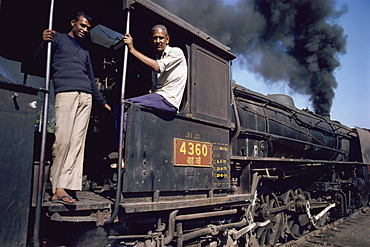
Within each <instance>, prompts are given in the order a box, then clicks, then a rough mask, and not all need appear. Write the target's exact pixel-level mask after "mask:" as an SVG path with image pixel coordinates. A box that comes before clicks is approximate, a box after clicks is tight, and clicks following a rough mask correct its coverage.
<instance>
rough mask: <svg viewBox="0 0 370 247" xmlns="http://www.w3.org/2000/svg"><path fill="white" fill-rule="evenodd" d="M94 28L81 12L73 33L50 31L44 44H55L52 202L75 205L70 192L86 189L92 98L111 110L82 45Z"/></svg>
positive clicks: (76, 18) (51, 174)
mask: <svg viewBox="0 0 370 247" xmlns="http://www.w3.org/2000/svg"><path fill="white" fill-rule="evenodd" d="M90 28H91V18H90V17H89V16H88V15H86V14H85V13H83V12H78V13H77V14H76V16H75V18H74V19H72V20H71V31H70V32H69V33H58V32H56V31H54V30H49V29H46V30H44V32H43V35H42V36H43V41H44V42H43V43H41V44H40V47H39V49H38V51H37V52H36V54H40V51H41V50H42V49H44V43H47V42H53V59H52V68H53V75H52V80H53V85H54V91H55V93H56V96H55V142H54V145H53V165H52V167H51V169H50V181H51V184H52V191H53V196H52V201H57V202H61V203H64V204H75V203H76V199H75V198H73V197H71V196H70V194H69V193H68V192H67V191H68V190H71V191H76V190H81V188H82V170H83V161H84V150H85V140H86V134H87V128H88V124H89V119H90V113H91V107H92V97H94V99H95V100H97V102H98V103H99V104H100V105H102V106H103V107H104V108H106V109H107V110H109V111H110V110H111V108H110V106H109V105H108V104H107V103H106V101H105V99H104V98H103V96H102V95H101V94H100V92H99V90H98V88H97V86H96V84H95V81H94V75H93V70H92V66H91V61H90V54H89V52H88V51H87V50H86V49H85V48H84V47H83V46H82V45H81V40H82V39H83V38H85V37H86V36H87V35H88V33H89V30H90Z"/></svg>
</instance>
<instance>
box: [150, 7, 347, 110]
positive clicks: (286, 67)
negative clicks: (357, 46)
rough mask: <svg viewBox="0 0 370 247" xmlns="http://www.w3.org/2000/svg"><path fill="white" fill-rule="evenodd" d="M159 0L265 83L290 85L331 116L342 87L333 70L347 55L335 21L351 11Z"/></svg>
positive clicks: (344, 40)
mask: <svg viewBox="0 0 370 247" xmlns="http://www.w3.org/2000/svg"><path fill="white" fill-rule="evenodd" d="M227 1H228V0H225V1H221V0H155V2H156V3H158V4H160V5H162V6H163V7H164V8H166V9H168V10H169V11H171V12H173V13H174V14H176V15H178V16H179V17H181V18H182V19H184V20H186V21H187V22H189V23H191V24H193V25H194V26H196V27H199V28H200V29H201V30H203V31H204V32H206V33H208V34H209V35H211V36H213V37H214V38H216V39H218V40H219V41H221V42H222V43H224V44H225V45H227V46H229V47H230V48H231V51H232V52H233V53H235V54H236V55H238V57H239V58H238V61H239V62H240V63H241V65H242V67H243V68H244V69H246V70H248V71H250V72H252V73H255V74H258V75H260V76H262V77H263V78H264V81H265V82H266V83H274V82H281V81H285V82H287V83H288V86H289V87H290V88H291V89H292V90H294V91H295V92H297V93H300V94H305V95H309V97H310V101H311V103H312V106H313V108H314V109H313V110H314V111H315V113H317V114H329V113H330V108H331V105H332V101H333V98H334V89H335V88H336V87H337V85H338V83H337V81H336V79H335V76H334V70H335V69H336V68H337V67H339V66H340V63H339V58H338V57H339V55H342V54H345V53H346V39H347V37H346V36H345V35H344V33H343V28H342V27H340V26H339V25H337V24H335V21H336V20H337V19H338V18H339V17H340V16H341V15H342V14H344V13H345V12H346V11H347V9H346V6H343V7H342V9H341V10H336V9H335V1H333V0H234V1H233V2H234V4H230V3H227Z"/></svg>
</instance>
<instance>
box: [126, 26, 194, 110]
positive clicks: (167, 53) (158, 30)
mask: <svg viewBox="0 0 370 247" xmlns="http://www.w3.org/2000/svg"><path fill="white" fill-rule="evenodd" d="M122 39H123V42H124V43H125V44H126V45H127V46H128V49H129V51H130V53H131V54H132V55H133V56H135V57H136V58H137V59H139V60H140V61H141V62H142V63H144V64H145V65H146V66H147V67H148V68H149V69H150V70H151V71H152V87H151V93H150V94H146V95H142V96H139V97H134V98H130V99H128V100H129V101H131V102H133V103H136V104H138V105H142V106H146V107H150V108H153V109H157V110H160V111H164V112H169V113H173V114H175V113H176V112H177V111H178V110H179V107H180V104H181V100H182V97H183V94H184V89H185V85H186V80H187V74H188V72H187V64H186V59H185V56H184V53H183V51H182V50H181V49H180V48H178V47H170V46H169V45H168V43H169V41H170V36H169V35H168V32H167V28H166V27H165V26H163V25H155V26H154V27H153V28H152V34H151V44H152V45H153V47H154V49H155V51H156V59H152V58H150V57H148V56H145V55H144V54H142V53H141V52H139V51H138V50H136V49H135V47H134V43H133V38H132V37H131V35H130V34H125V35H124V36H123V37H122Z"/></svg>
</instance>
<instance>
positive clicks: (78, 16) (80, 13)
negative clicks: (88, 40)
mask: <svg viewBox="0 0 370 247" xmlns="http://www.w3.org/2000/svg"><path fill="white" fill-rule="evenodd" d="M81 16H83V17H85V18H86V19H87V20H88V21H89V22H90V24H91V25H92V17H91V16H89V15H88V14H86V13H85V12H83V11H78V12H77V13H76V14H75V15H74V17H73V20H75V21H78V20H79V19H80V17H81Z"/></svg>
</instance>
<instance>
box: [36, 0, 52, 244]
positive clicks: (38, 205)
mask: <svg viewBox="0 0 370 247" xmlns="http://www.w3.org/2000/svg"><path fill="white" fill-rule="evenodd" d="M53 12H54V0H51V1H50V12H49V25H48V29H50V30H52V29H53ZM51 49H52V42H48V43H47V55H46V75H45V89H46V91H45V93H44V110H43V115H42V129H41V151H40V167H39V174H38V180H37V181H38V182H37V197H36V209H35V222H34V226H33V244H34V247H39V246H40V220H41V207H42V199H43V187H44V173H45V171H44V170H45V150H46V134H47V125H48V106H49V91H50V72H51V69H50V68H51Z"/></svg>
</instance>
